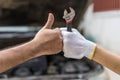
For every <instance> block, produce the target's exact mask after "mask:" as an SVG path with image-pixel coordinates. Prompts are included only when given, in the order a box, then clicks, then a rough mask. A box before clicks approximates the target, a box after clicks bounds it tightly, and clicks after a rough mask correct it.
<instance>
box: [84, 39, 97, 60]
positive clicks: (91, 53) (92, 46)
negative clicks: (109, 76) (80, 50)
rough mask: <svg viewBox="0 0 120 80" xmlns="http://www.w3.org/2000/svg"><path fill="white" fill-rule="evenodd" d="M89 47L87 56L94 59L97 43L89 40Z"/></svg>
mask: <svg viewBox="0 0 120 80" xmlns="http://www.w3.org/2000/svg"><path fill="white" fill-rule="evenodd" d="M88 44H89V47H88V50H87V51H86V55H85V56H86V57H87V58H89V59H90V60H92V59H93V57H94V55H95V50H96V44H95V43H93V42H91V41H88Z"/></svg>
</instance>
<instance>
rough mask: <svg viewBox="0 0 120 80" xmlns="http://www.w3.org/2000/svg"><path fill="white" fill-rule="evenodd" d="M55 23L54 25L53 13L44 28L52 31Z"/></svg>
mask: <svg viewBox="0 0 120 80" xmlns="http://www.w3.org/2000/svg"><path fill="white" fill-rule="evenodd" d="M53 23H54V15H53V14H52V13H49V16H48V20H47V22H46V24H45V26H44V28H47V29H51V28H52V25H53Z"/></svg>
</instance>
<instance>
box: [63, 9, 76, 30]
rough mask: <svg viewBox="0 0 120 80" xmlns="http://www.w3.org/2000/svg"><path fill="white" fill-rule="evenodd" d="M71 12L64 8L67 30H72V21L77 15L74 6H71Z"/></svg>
mask: <svg viewBox="0 0 120 80" xmlns="http://www.w3.org/2000/svg"><path fill="white" fill-rule="evenodd" d="M69 9H70V13H68V12H67V10H66V9H65V10H64V16H63V19H65V21H66V26H67V31H69V32H72V21H73V18H74V17H75V11H74V9H73V8H71V7H69Z"/></svg>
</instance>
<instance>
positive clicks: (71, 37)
mask: <svg viewBox="0 0 120 80" xmlns="http://www.w3.org/2000/svg"><path fill="white" fill-rule="evenodd" d="M61 33H62V36H63V43H64V45H63V51H64V56H65V57H67V58H75V59H81V58H83V57H84V56H85V57H87V58H88V59H91V60H94V61H96V62H98V63H100V64H102V65H103V66H106V67H108V68H109V69H111V70H113V71H114V72H116V73H118V74H120V56H118V55H116V54H113V53H111V52H109V51H106V50H105V49H103V48H101V47H98V46H97V45H96V44H95V43H93V42H91V41H88V40H86V39H85V38H84V37H83V36H82V35H81V34H80V33H79V32H78V31H77V30H76V29H72V32H67V29H66V28H61Z"/></svg>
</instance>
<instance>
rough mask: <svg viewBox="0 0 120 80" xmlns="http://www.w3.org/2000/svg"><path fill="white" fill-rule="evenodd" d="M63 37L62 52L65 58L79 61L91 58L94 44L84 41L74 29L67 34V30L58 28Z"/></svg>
mask: <svg viewBox="0 0 120 80" xmlns="http://www.w3.org/2000/svg"><path fill="white" fill-rule="evenodd" d="M60 30H61V34H62V36H63V52H64V56H65V57H67V58H75V59H81V58H83V57H84V56H86V57H87V58H89V59H92V58H93V55H94V51H95V48H96V44H95V43H93V42H90V41H88V40H86V39H85V38H84V37H83V36H82V35H81V34H80V33H79V32H78V31H77V30H76V29H72V32H68V31H67V28H60Z"/></svg>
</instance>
